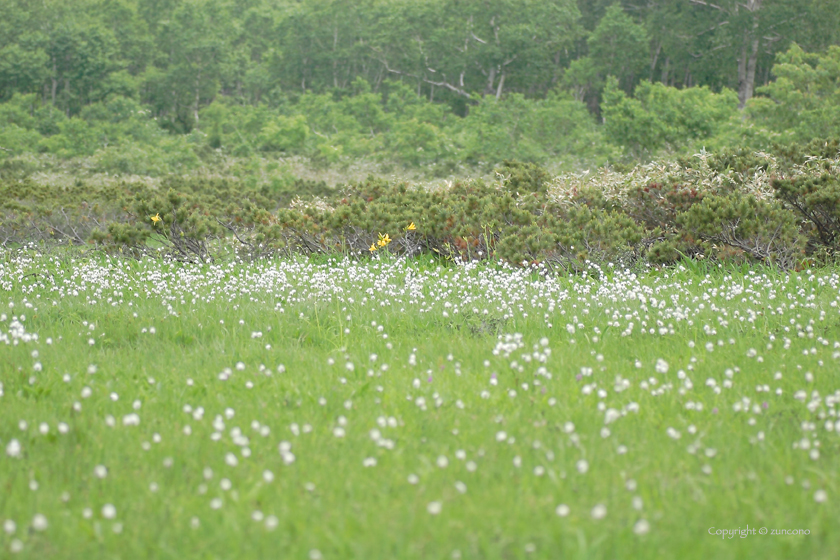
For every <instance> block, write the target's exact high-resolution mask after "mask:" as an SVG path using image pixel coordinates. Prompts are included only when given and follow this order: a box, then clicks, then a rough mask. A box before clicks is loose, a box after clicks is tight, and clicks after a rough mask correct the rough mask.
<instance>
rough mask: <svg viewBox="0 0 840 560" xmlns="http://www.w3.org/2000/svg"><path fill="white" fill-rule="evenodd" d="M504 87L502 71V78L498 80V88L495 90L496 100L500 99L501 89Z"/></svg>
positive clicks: (503, 73)
mask: <svg viewBox="0 0 840 560" xmlns="http://www.w3.org/2000/svg"><path fill="white" fill-rule="evenodd" d="M504 87H505V72H504V70H502V76H501V77H500V78H499V87H497V88H496V99H499V98H500V97H502V89H503V88H504Z"/></svg>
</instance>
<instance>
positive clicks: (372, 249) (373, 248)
mask: <svg viewBox="0 0 840 560" xmlns="http://www.w3.org/2000/svg"><path fill="white" fill-rule="evenodd" d="M368 251H370V252H371V253H373V252H374V251H376V244H375V243H371V244H370V249H368Z"/></svg>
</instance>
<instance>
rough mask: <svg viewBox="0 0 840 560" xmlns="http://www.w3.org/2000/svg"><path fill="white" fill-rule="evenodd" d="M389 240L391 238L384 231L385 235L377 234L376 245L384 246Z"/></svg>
mask: <svg viewBox="0 0 840 560" xmlns="http://www.w3.org/2000/svg"><path fill="white" fill-rule="evenodd" d="M390 242H391V238H390V237H389V236H388V234H387V233H386V234H385V235H382V234H381V233H380V234H379V241H377V242H376V244H377V245H379V246H380V247H385V246H386V245H387V244H388V243H390Z"/></svg>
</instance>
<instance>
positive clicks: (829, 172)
mask: <svg viewBox="0 0 840 560" xmlns="http://www.w3.org/2000/svg"><path fill="white" fill-rule="evenodd" d="M839 147H840V146H838V143H837V141H830V142H829V141H823V142H813V143H811V144H809V145H807V146H788V147H783V146H779V147H777V148H776V153H775V154H773V153H771V154H768V153H763V152H751V151H748V150H743V149H741V150H721V151H719V152H714V153H703V154H700V155H699V156H698V157H694V158H690V159H686V160H685V161H683V162H681V163H672V164H667V165H663V164H658V163H656V164H649V165H645V166H637V167H635V168H634V169H632V170H630V171H628V172H627V173H624V174H622V173H617V172H610V171H607V170H602V171H601V172H600V173H598V174H593V175H588V174H583V175H575V174H570V175H561V176H556V177H555V176H553V175H551V174H550V173H548V172H546V171H545V170H544V169H542V168H540V167H538V166H536V165H535V164H532V163H519V162H507V163H506V164H505V165H503V166H502V167H500V168H497V169H496V171H495V180H492V181H491V180H482V179H476V180H469V181H456V182H454V183H452V184H450V185H448V186H446V187H440V188H431V187H428V186H422V185H410V184H408V183H405V182H402V181H393V180H386V179H379V178H374V177H370V178H368V179H367V180H365V181H360V182H354V183H349V184H346V185H343V186H341V187H339V188H329V187H327V186H326V185H325V184H324V183H317V182H311V181H297V182H295V183H293V184H292V186H291V187H290V188H288V189H275V188H272V186H270V185H261V186H260V185H252V184H249V183H248V182H247V181H242V180H238V179H235V178H213V177H196V178H176V177H173V178H170V179H167V180H165V181H163V182H162V183H161V184H160V185H149V184H147V183H144V182H132V181H115V182H111V183H106V184H103V185H99V184H89V185H88V184H85V183H84V182H83V181H79V182H77V183H76V184H74V185H70V186H66V187H62V188H58V187H55V186H50V185H44V184H42V183H38V182H36V181H34V180H33V179H31V178H27V179H22V180H14V179H13V180H7V181H4V182H2V183H0V209H2V211H3V217H2V219H0V236H1V237H0V242H2V244H3V245H19V244H21V243H26V242H27V241H40V242H44V243H47V244H51V245H52V244H56V243H59V244H61V243H72V244H77V245H78V244H88V243H92V244H95V245H98V246H100V247H102V248H104V249H106V250H109V251H118V252H123V253H130V254H133V255H142V254H150V253H156V252H158V251H160V250H166V252H167V253H168V254H171V255H173V256H174V257H175V258H177V259H179V260H182V261H190V262H193V261H202V262H206V261H213V260H216V259H218V258H222V257H223V256H224V255H225V254H227V253H230V252H231V251H233V252H236V253H238V254H240V255H241V256H243V257H247V258H256V257H260V256H267V255H272V254H277V253H281V254H291V253H303V254H334V253H343V254H345V255H348V256H352V257H353V258H364V257H365V256H366V255H370V254H380V253H386V254H388V255H417V254H420V253H425V254H432V255H437V256H440V257H442V258H446V259H459V260H467V261H470V260H490V261H498V260H502V261H507V262H509V263H514V264H516V265H521V264H528V263H534V262H543V263H545V264H546V265H547V266H549V267H551V268H556V269H563V270H570V271H581V270H584V269H585V268H586V267H587V266H588V264H589V263H591V262H595V263H601V264H607V263H622V264H623V265H625V266H630V265H633V264H634V263H637V262H645V261H646V262H650V263H654V264H659V263H668V262H673V261H676V260H678V259H679V258H680V257H683V256H692V257H696V258H715V259H721V260H734V261H736V262H744V261H760V262H764V263H766V264H772V265H774V266H779V267H781V268H784V269H790V268H795V267H798V266H800V265H803V264H805V263H808V262H814V261H822V262H825V261H826V260H828V261H833V259H834V255H835V254H836V252H837V251H838V249H840V247H838V244H839V243H840V225H838V224H840V211H838V208H840V194H838V193H840V152H838V148H839Z"/></svg>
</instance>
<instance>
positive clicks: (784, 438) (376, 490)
mask: <svg viewBox="0 0 840 560" xmlns="http://www.w3.org/2000/svg"><path fill="white" fill-rule="evenodd" d="M686 266H688V265H686ZM839 290H840V271H838V270H837V269H820V270H804V271H801V272H792V273H789V274H785V273H779V272H774V271H771V270H769V269H756V270H750V269H743V270H742V269H738V270H735V269H728V270H724V269H712V268H711V267H710V268H709V270H706V269H705V268H702V267H697V268H695V269H692V270H689V269H687V268H685V267H683V266H679V267H677V268H674V269H666V270H661V271H649V272H646V273H639V274H633V273H630V272H620V271H618V270H613V269H611V268H605V269H604V270H600V269H597V268H593V269H592V270H591V271H590V273H588V274H586V275H580V276H576V277H564V278H558V277H552V276H550V275H546V274H541V272H540V270H539V269H529V270H522V269H518V270H513V269H511V268H507V267H501V266H500V267H496V266H493V265H482V266H475V265H465V266H443V267H442V266H439V264H438V263H437V262H435V261H432V260H429V259H428V258H425V259H419V260H409V261H404V260H395V261H393V262H388V261H387V259H385V260H378V259H374V260H372V261H368V262H361V263H357V262H351V261H338V260H335V261H330V262H325V263H322V264H315V263H313V262H311V261H307V260H304V259H300V260H266V261H260V262H256V263H238V262H234V263H223V264H214V265H202V266H195V265H182V264H175V263H165V262H161V261H159V260H142V261H134V260H116V259H115V260H107V259H105V258H104V257H101V256H95V257H84V256H81V255H77V256H76V257H71V256H67V255H38V254H36V253H34V252H6V253H0V380H2V391H0V392H2V396H0V453H2V455H1V456H0V486H1V487H2V489H3V492H2V494H0V523H3V532H2V533H1V534H0V546H2V551H3V552H2V553H0V556H3V557H5V556H6V555H9V556H12V555H14V556H15V557H19V558H38V559H41V558H173V559H175V558H177V559H184V558H208V559H209V558H283V559H286V558H288V559H295V558H297V559H302V560H304V559H312V560H317V559H319V558H324V559H339V558H342V559H343V558H360V559H375V558H424V559H425V558H440V559H444V558H482V559H484V558H488V559H491V558H505V559H507V558H546V559H548V558H551V559H556V558H592V559H595V558H719V559H725V558H733V559H734V558H810V559H814V560H816V559H821V558H834V557H836V554H837V551H838V550H840V532H838V531H837V519H838V518H840V487H838V468H840V418H838V416H837V406H838V403H840V374H838V370H840V367H839V366H840V342H838V341H840V311H839V310H838V301H840V291H839ZM748 527H749V529H748ZM739 530H740V532H738V531H739ZM762 530H766V531H767V534H761V531H762ZM780 532H781V533H782V534H779V533H780Z"/></svg>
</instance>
